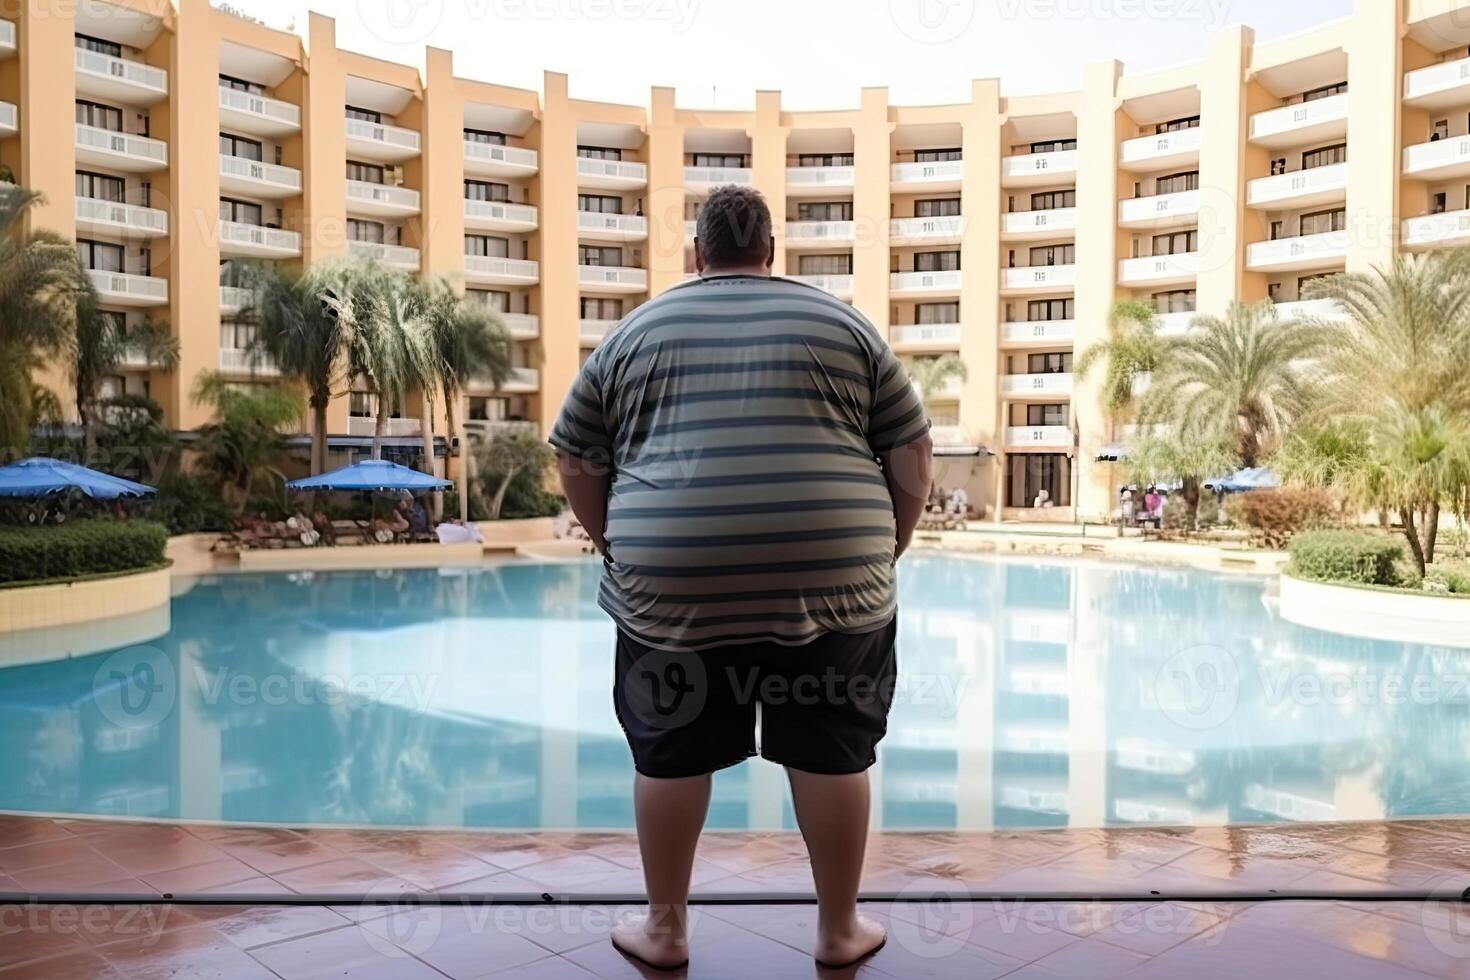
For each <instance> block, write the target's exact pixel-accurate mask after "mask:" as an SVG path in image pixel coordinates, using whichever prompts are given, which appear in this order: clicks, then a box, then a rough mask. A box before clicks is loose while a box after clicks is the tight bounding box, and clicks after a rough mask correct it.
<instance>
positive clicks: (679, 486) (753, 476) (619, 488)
mask: <svg viewBox="0 0 1470 980" xmlns="http://www.w3.org/2000/svg"><path fill="white" fill-rule="evenodd" d="M821 482H831V483H866V484H872V485H874V486H880V487H883V488H884V490H885V491H886V490H887V489H888V484H887V482H886V481H884V479H883V477H882V476H881V475H880V474H876V473H875V474H874V475H872V476H868V475H866V474H859V473H746V474H739V475H731V476H713V477H692V478H689V479H682V478H679V477H675V478H673V479H660V480H640V481H639V482H637V483H622V482H617V481H615V482H614V485H613V489H612V496H613V497H616V496H618V495H619V494H625V493H646V492H650V491H656V490H698V489H701V488H706V487H743V486H755V485H759V484H762V483H821Z"/></svg>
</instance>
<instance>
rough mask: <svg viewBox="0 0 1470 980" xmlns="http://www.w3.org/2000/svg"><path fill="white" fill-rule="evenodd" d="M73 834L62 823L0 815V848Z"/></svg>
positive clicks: (39, 842)
mask: <svg viewBox="0 0 1470 980" xmlns="http://www.w3.org/2000/svg"><path fill="white" fill-rule="evenodd" d="M71 836H73V834H72V832H71V831H70V830H69V829H67V827H65V826H64V825H63V824H61V823H60V822H58V821H55V820H44V819H41V818H38V817H12V816H3V817H0V848H9V847H19V846H21V845H23V844H41V843H44V842H46V841H52V840H65V839H67V838H68V837H71Z"/></svg>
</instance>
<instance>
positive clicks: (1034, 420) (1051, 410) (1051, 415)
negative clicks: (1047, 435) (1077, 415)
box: [1015, 405, 1070, 425]
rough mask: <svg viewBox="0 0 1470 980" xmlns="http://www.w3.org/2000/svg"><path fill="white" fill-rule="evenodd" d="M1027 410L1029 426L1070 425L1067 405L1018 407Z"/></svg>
mask: <svg viewBox="0 0 1470 980" xmlns="http://www.w3.org/2000/svg"><path fill="white" fill-rule="evenodd" d="M1015 407H1016V408H1018V409H1019V408H1024V409H1025V410H1026V424H1027V425H1068V424H1070V419H1068V417H1067V416H1068V412H1067V406H1066V405H1017V406H1015Z"/></svg>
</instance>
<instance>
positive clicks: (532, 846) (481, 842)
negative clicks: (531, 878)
mask: <svg viewBox="0 0 1470 980" xmlns="http://www.w3.org/2000/svg"><path fill="white" fill-rule="evenodd" d="M440 839H441V840H442V841H443V842H444V843H445V844H447V845H449V846H451V847H455V848H458V849H459V850H461V851H464V852H465V853H467V854H471V855H474V856H475V857H477V858H479V859H480V860H481V861H485V862H488V863H490V864H493V865H494V866H495V867H497V868H503V869H505V870H506V871H514V870H516V869H517V868H522V867H525V866H526V865H528V864H536V863H538V862H541V861H548V860H550V859H552V858H555V857H561V856H562V855H564V854H566V853H567V849H566V848H565V847H562V846H561V845H559V844H556V843H554V842H552V841H550V840H542V839H540V838H539V837H538V835H535V834H495V833H485V834H477V833H472V832H468V831H466V832H464V833H454V834H447V835H444V836H443V837H442V838H440Z"/></svg>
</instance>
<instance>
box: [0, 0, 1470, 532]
mask: <svg viewBox="0 0 1470 980" xmlns="http://www.w3.org/2000/svg"><path fill="white" fill-rule="evenodd" d="M51 6H55V7H56V9H55V10H52V9H43V8H42V7H41V6H40V5H35V4H30V5H17V4H16V3H15V2H14V0H11V2H10V3H9V4H7V5H0V15H3V16H4V17H5V19H4V20H3V21H0V59H3V60H0V164H3V165H4V167H5V168H7V169H8V170H9V174H10V178H11V179H13V180H14V181H15V182H17V183H19V184H22V185H24V186H27V187H31V188H34V189H35V190H38V191H40V192H42V193H43V194H44V195H45V203H44V205H42V206H41V207H39V208H37V209H36V210H35V212H34V215H33V217H32V221H33V223H34V224H35V225H36V226H39V227H47V228H51V229H53V230H55V231H57V232H60V233H62V234H63V235H66V236H67V237H69V238H74V239H75V240H76V242H77V248H78V251H79V253H80V254H81V256H82V258H83V259H84V261H85V263H86V264H87V266H88V268H89V269H90V270H92V271H91V274H92V277H93V279H94V281H95V283H96V285H97V287H98V289H99V291H100V292H101V295H102V297H103V299H104V301H105V303H106V306H107V308H108V309H110V310H111V311H113V313H114V315H116V316H118V317H120V318H122V319H123V321H124V322H125V323H127V324H129V325H131V324H135V323H139V322H142V321H144V320H146V319H154V320H161V321H165V322H167V323H168V324H169V325H170V328H171V329H172V330H173V332H174V333H175V334H176V335H177V337H178V340H179V350H180V358H179V364H178V366H177V368H175V369H174V370H172V371H166V372H165V371H160V370H157V369H155V368H153V367H152V366H150V365H149V364H148V363H147V362H146V361H145V360H143V359H141V358H137V359H130V360H128V361H127V362H126V363H125V364H124V365H123V369H122V372H121V374H120V375H119V376H118V377H116V378H114V379H111V380H110V381H109V382H108V385H109V389H110V390H111V391H126V392H144V393H147V394H149V395H150V396H151V397H152V398H154V399H155V400H157V401H158V402H159V403H160V404H162V405H163V406H164V410H165V413H166V418H167V422H168V424H169V425H171V426H173V427H176V428H180V429H189V428H193V427H196V426H198V425H200V424H201V423H203V422H204V421H206V419H205V417H204V411H203V410H202V409H201V408H200V407H199V406H197V405H195V404H193V403H192V402H191V401H190V398H189V392H190V389H191V387H192V385H193V382H194V379H195V377H196V376H197V375H198V373H199V372H200V371H202V370H206V369H209V370H217V371H222V372H224V373H226V374H227V375H230V376H232V377H236V378H238V379H239V380H240V381H242V382H249V381H250V380H252V379H260V378H262V377H269V376H270V375H271V374H272V373H273V372H272V370H271V368H270V366H269V365H259V364H252V362H251V358H249V357H248V356H247V354H246V351H247V349H248V348H249V345H250V339H251V326H250V324H249V323H248V321H247V320H246V319H244V318H242V317H240V316H239V313H240V309H241V305H242V302H243V296H242V294H241V290H240V289H239V288H238V286H237V284H236V282H237V281H236V278H235V276H236V271H235V270H236V269H237V266H238V263H239V262H240V261H241V260H246V259H255V260H267V261H272V262H280V263H284V264H287V265H300V264H302V263H312V262H316V261H319V260H323V259H328V258H332V257H338V256H344V255H370V256H375V257H377V258H378V259H380V260H382V261H383V262H385V263H387V264H388V265H391V266H394V267H397V268H402V269H406V270H411V271H415V272H419V273H422V274H424V275H443V276H447V277H449V278H450V279H451V280H452V281H453V282H455V283H456V285H457V286H458V287H462V288H463V289H464V291H465V292H466V294H467V295H469V296H472V297H474V298H475V299H477V300H479V301H482V302H484V303H486V304H488V305H490V306H492V307H493V308H495V309H497V310H499V311H501V312H502V313H503V314H504V318H505V321H506V323H507V325H508V327H509V329H510V331H511V334H512V336H513V337H514V340H515V345H514V346H515V365H516V366H515V371H514V374H513V375H512V377H511V378H510V379H509V380H508V381H507V382H506V383H505V384H504V385H502V386H500V387H494V386H491V385H472V386H471V387H470V389H469V391H468V392H467V394H466V404H464V405H463V406H461V412H460V417H461V418H464V419H467V420H468V422H467V425H468V427H469V428H470V429H472V430H479V431H480V432H489V431H493V430H494V429H496V428H497V427H500V426H507V425H535V426H540V427H542V428H543V429H544V427H545V426H546V425H547V424H548V423H549V421H550V420H551V419H552V417H553V416H554V414H555V412H556V411H557V408H558V407H559V405H560V403H561V400H562V396H563V393H564V392H565V391H566V389H567V386H568V383H569V382H570V380H571V378H572V377H573V375H574V373H575V372H576V370H577V368H578V365H579V363H580V361H581V359H582V358H584V357H585V356H586V355H587V353H588V352H589V351H590V350H592V349H593V348H595V347H596V345H597V344H598V343H599V342H600V340H601V339H602V338H603V337H604V336H605V335H606V333H607V331H608V330H609V329H610V328H611V327H612V326H613V324H614V323H615V322H616V321H617V320H618V319H619V318H620V317H621V316H623V315H625V314H627V313H628V312H629V311H630V310H632V309H633V308H634V307H636V306H637V305H638V304H639V303H642V302H644V301H646V300H647V299H648V298H649V297H650V296H655V295H657V294H658V293H660V292H662V291H663V290H665V289H668V288H670V287H671V286H674V285H676V284H678V283H679V282H681V281H682V280H683V279H684V278H685V277H686V275H688V274H689V270H690V268H691V265H690V255H689V241H690V238H691V236H692V229H693V219H694V218H695V216H696V215H697V213H698V210H699V206H700V202H701V200H703V198H704V197H705V196H707V194H708V193H709V191H710V189H711V188H713V187H716V186H719V185H722V184H730V183H734V184H751V185H754V186H755V187H757V188H759V189H760V190H761V191H762V193H763V194H764V195H765V197H766V199H767V200H768V201H769V202H770V205H771V208H772V211H773V212H774V214H775V215H776V218H777V229H776V235H777V254H776V272H777V273H779V274H783V275H788V276H793V277H797V278H801V279H803V280H806V281H808V282H811V283H812V284H814V285H816V286H819V287H820V288H823V289H826V290H828V291H829V292H831V293H832V294H833V295H835V296H838V297H839V298H841V299H843V300H845V301H848V302H851V303H852V304H853V305H854V306H855V307H856V308H858V309H859V310H861V311H862V312H863V313H864V314H865V315H866V316H867V317H868V318H869V319H871V320H872V321H873V323H874V324H875V325H876V326H877V328H878V329H879V331H881V332H882V333H883V334H884V336H885V337H886V338H887V339H888V341H889V343H891V344H892V345H893V347H894V349H895V350H897V351H898V352H899V353H900V354H901V355H903V356H905V357H913V358H927V357H936V356H940V355H943V354H946V353H949V354H957V355H958V356H959V357H961V358H962V359H963V360H964V362H965V364H966V365H967V367H968V377H967V379H966V380H964V381H963V382H962V383H957V384H954V385H952V386H950V387H949V388H947V389H945V390H943V391H939V392H934V393H931V398H930V401H931V412H932V415H933V419H934V424H935V438H936V442H937V443H938V444H939V446H940V449H939V451H940V452H941V453H943V454H944V455H946V456H947V457H953V458H954V459H956V460H958V461H960V462H957V463H950V464H947V465H948V466H953V467H960V466H962V467H966V468H968V469H960V470H955V469H951V470H949V472H951V473H956V472H958V473H959V474H960V476H959V478H960V479H964V478H965V477H964V473H966V472H968V473H969V474H970V476H969V477H968V479H969V480H970V483H971V499H972V501H974V502H975V503H976V504H981V505H985V506H989V507H992V508H996V509H997V510H998V511H999V512H1001V513H1005V514H1024V513H1025V512H1026V510H1027V508H1029V506H1030V504H1031V502H1032V501H1033V500H1034V498H1035V496H1036V495H1037V493H1038V492H1039V491H1040V490H1041V489H1046V490H1048V491H1049V493H1050V495H1051V498H1052V500H1053V501H1054V502H1055V503H1056V504H1057V505H1058V506H1057V508H1056V509H1055V510H1054V511H1053V512H1051V513H1052V514H1055V515H1056V516H1063V515H1070V514H1071V513H1072V512H1073V507H1072V504H1073V501H1074V500H1075V501H1076V504H1077V506H1076V508H1075V509H1076V512H1077V513H1079V514H1081V515H1082V516H1088V517H1099V516H1102V515H1104V514H1106V513H1107V512H1108V510H1109V509H1110V507H1111V505H1112V481H1113V473H1112V469H1111V464H1108V463H1106V462H1098V461H1097V459H1098V457H1099V456H1107V455H1109V453H1110V451H1111V450H1113V449H1115V448H1116V447H1117V445H1118V444H1120V443H1126V441H1127V439H1128V438H1129V435H1130V433H1129V432H1128V429H1127V426H1126V424H1124V423H1126V420H1109V419H1108V417H1107V415H1106V413H1105V412H1104V411H1103V410H1102V409H1101V407H1100V405H1099V402H1098V398H1097V388H1098V383H1099V378H1097V377H1093V378H1089V379H1087V380H1083V379H1080V378H1077V377H1075V376H1074V374H1073V372H1072V364H1073V355H1074V352H1080V351H1082V350H1084V349H1086V347H1087V346H1088V345H1090V344H1092V343H1094V342H1095V341H1098V340H1100V339H1102V338H1104V337H1105V336H1106V334H1107V320H1108V312H1109V310H1110V308H1111V307H1112V305H1113V304H1114V302H1115V301H1116V300H1118V299H1122V298H1136V299H1141V300H1144V301H1146V302H1149V303H1152V304H1154V305H1156V306H1157V308H1158V310H1159V312H1160V321H1161V325H1162V328H1163V330H1164V331H1166V332H1171V333H1172V332H1178V331H1183V330H1185V329H1187V328H1188V326H1189V322H1190V320H1191V318H1192V317H1193V316H1194V315H1195V313H1196V312H1203V313H1221V312H1223V311H1224V309H1225V307H1226V305H1227V304H1228V303H1229V302H1230V301H1232V300H1235V299H1241V300H1247V301H1259V300H1266V299H1270V300H1272V301H1274V302H1276V303H1277V304H1278V305H1279V306H1280V307H1281V309H1282V311H1283V313H1285V314H1292V313H1300V312H1312V313H1319V314H1325V315H1331V314H1332V313H1333V310H1331V309H1330V308H1329V309H1325V310H1324V309H1321V308H1315V309H1308V308H1309V307H1313V306H1315V304H1308V303H1303V302H1302V301H1301V287H1302V284H1303V283H1304V282H1306V281H1307V280H1309V279H1311V278H1312V277H1314V276H1319V275H1324V274H1330V273H1334V272H1340V271H1342V270H1344V269H1348V270H1367V269H1369V268H1371V267H1372V266H1374V265H1378V264H1382V263H1384V262H1386V261H1388V260H1389V259H1390V258H1391V256H1393V255H1394V254H1395V253H1396V252H1398V251H1400V250H1421V249H1428V248H1435V247H1443V246H1449V245H1458V244H1464V243H1467V242H1470V0H1361V2H1360V3H1359V4H1358V10H1357V12H1356V13H1354V14H1353V15H1352V16H1350V17H1348V18H1345V19H1342V20H1339V21H1335V22H1331V23H1327V24H1324V25H1321V26H1320V27H1318V28H1315V29H1313V30H1311V31H1308V32H1304V33H1301V34H1298V35H1293V36H1290V37H1283V38H1276V39H1270V40H1260V41H1258V40H1257V39H1256V38H1255V36H1254V34H1253V32H1252V31H1251V30H1250V29H1248V28H1245V27H1238V26H1237V27H1231V28H1228V29H1226V30H1223V31H1221V32H1219V33H1217V34H1215V35H1214V36H1213V37H1212V38H1211V40H1210V42H1209V46H1208V50H1207V52H1206V54H1205V57H1204V60H1203V61H1202V62H1199V63H1196V64H1190V65H1186V66H1183V67H1178V68H1173V69H1168V70H1163V71H1157V72H1151V73H1148V74H1127V73H1125V72H1124V71H1123V69H1122V66H1121V65H1120V64H1119V63H1118V62H1116V61H1103V62H1098V63H1095V64H1090V65H1088V66H1086V68H1085V70H1084V80H1083V85H1082V88H1081V89H1080V90H1078V91H1070V92H1058V93H1055V94H1047V95H1036V96H1024V97H1011V96H1006V95H1004V94H1002V91H1001V83H1000V81H998V80H996V79H982V80H978V81H975V82H974V83H973V84H972V88H971V92H970V98H969V100H968V101H967V102H964V103H961V104H957V105H942V106H901V105H893V104H890V102H889V100H888V94H887V91H886V90H885V89H882V88H870V89H864V90H863V91H862V92H861V93H860V97H859V98H858V100H857V104H856V105H855V106H854V107H852V108H849V109H845V110H840V111H828V112H791V111H787V110H785V109H783V108H782V104H781V95H780V93H779V92H770V91H762V92H757V93H755V98H754V101H753V108H750V109H748V110H744V111H701V110H693V109H687V108H682V107H680V106H679V105H677V104H676V103H675V100H674V94H673V90H672V89H668V88H655V89H653V91H652V92H651V95H650V99H649V104H648V105H647V106H630V105H613V104H606V103H600V102H592V101H585V100H581V99H574V98H571V97H570V96H569V94H568V85H567V77H566V76H564V75H560V74H554V73H548V74H547V75H546V76H545V80H544V83H543V86H542V91H541V92H539V93H538V92H534V91H529V90H523V89H516V88H507V87H504V86H499V85H495V84H491V83H487V82H482V81H472V80H469V79H465V78H460V77H457V76H456V74H455V69H454V61H453V55H452V54H451V52H449V51H444V50H439V49H433V48H431V49H428V50H427V51H426V55H425V59H424V64H425V67H424V68H423V69H422V70H420V69H419V68H417V67H408V66H405V65H401V64H394V63H389V62H385V61H382V60H378V59H375V58H370V57H366V56H364V55H361V54H355V53H352V52H349V51H344V50H341V49H339V48H338V46H337V44H336V38H335V25H334V23H333V21H332V20H330V19H329V18H326V17H321V16H318V15H311V16H310V18H309V22H308V23H307V24H306V25H305V26H304V30H303V31H302V33H301V34H300V35H298V34H295V33H287V32H282V31H277V30H273V29H271V28H269V27H267V26H265V25H262V24H259V23H256V22H254V21H252V20H249V19H246V18H243V17H241V16H238V15H236V14H234V13H230V12H226V11H223V10H218V9H214V8H212V7H210V6H209V4H208V3H207V2H206V0H176V3H170V2H168V0H119V2H117V3H116V4H107V3H102V2H95V3H88V4H80V5H77V4H62V5H51ZM60 379H61V373H60V372H59V371H57V372H54V374H53V376H52V377H50V378H48V379H47V380H48V381H49V382H50V383H52V384H53V385H56V386H58V387H59V386H60V385H61V383H62V382H61V380H60ZM357 387H358V389H359V390H354V391H352V392H350V393H347V394H346V395H345V396H344V397H342V398H341V399H339V400H338V401H337V402H336V403H335V404H334V405H333V406H332V410H331V413H330V416H329V430H330V434H331V436H332V440H333V444H334V446H336V447H338V448H339V449H340V448H346V447H349V446H351V445H354V444H355V443H357V442H359V441H365V439H366V437H368V436H370V435H371V432H372V427H373V419H372V416H373V415H374V414H375V411H376V403H375V395H374V394H373V393H372V392H371V391H369V390H367V388H366V386H362V385H359V386H357ZM63 402H65V403H69V398H68V397H64V398H63ZM421 408H422V406H421V405H419V404H415V403H413V401H412V400H410V403H408V404H403V405H399V406H395V407H394V409H395V418H394V419H393V421H392V426H391V428H390V436H392V437H393V439H395V440H398V441H399V442H401V444H403V445H404V446H413V447H417V446H418V445H419V444H420V437H419V432H420V418H419V414H420V411H421ZM435 430H436V432H438V433H440V434H441V435H442V434H443V432H444V423H443V420H442V419H440V420H439V421H438V423H437V424H436V425H435ZM457 451H458V447H456V446H449V447H448V452H449V454H450V455H451V457H453V456H454V454H455V453H456V452H457ZM452 465H453V464H452ZM1049 516H1050V515H1049Z"/></svg>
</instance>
